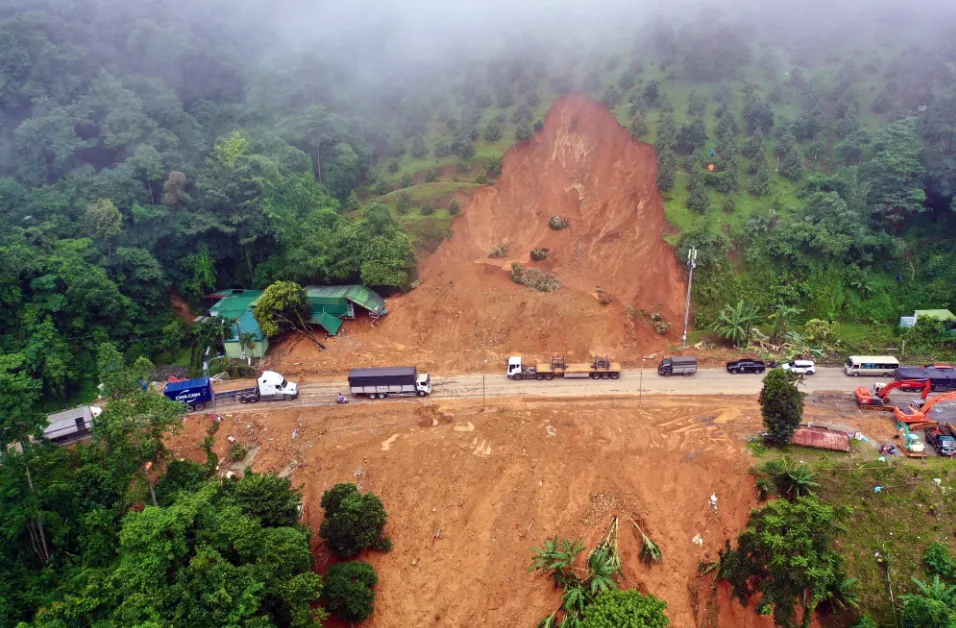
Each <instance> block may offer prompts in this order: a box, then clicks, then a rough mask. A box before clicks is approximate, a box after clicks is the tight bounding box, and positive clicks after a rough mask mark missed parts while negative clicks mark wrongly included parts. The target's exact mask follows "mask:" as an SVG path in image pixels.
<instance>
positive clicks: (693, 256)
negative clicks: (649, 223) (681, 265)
mask: <svg viewBox="0 0 956 628" xmlns="http://www.w3.org/2000/svg"><path fill="white" fill-rule="evenodd" d="M695 268H697V249H695V248H691V249H690V250H688V251H687V270H688V271H690V275H689V276H688V278H687V304H686V305H685V306H684V335H682V336H681V337H680V342H681V348H682V349H686V348H687V322H688V321H689V320H690V289H691V286H693V285H694V269H695Z"/></svg>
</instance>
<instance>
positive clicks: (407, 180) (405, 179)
mask: <svg viewBox="0 0 956 628" xmlns="http://www.w3.org/2000/svg"><path fill="white" fill-rule="evenodd" d="M399 185H400V186H401V187H403V188H410V187H412V186H413V185H415V178H414V177H412V175H410V174H404V175H402V178H401V181H399Z"/></svg>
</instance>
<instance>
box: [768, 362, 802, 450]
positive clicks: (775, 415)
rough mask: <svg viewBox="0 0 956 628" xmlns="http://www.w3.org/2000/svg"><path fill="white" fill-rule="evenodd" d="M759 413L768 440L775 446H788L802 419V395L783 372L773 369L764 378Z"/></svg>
mask: <svg viewBox="0 0 956 628" xmlns="http://www.w3.org/2000/svg"><path fill="white" fill-rule="evenodd" d="M760 413H761V414H762V415H763V424H764V427H766V428H767V432H769V433H770V438H771V439H772V440H773V441H774V442H776V443H777V444H780V445H786V444H788V443H789V442H790V439H791V438H793V433H794V432H795V431H796V430H797V426H798V425H800V421H801V419H802V418H803V393H801V392H800V391H799V390H797V386H796V385H795V384H794V383H793V382H792V381H790V378H789V377H788V376H787V373H786V372H785V371H783V370H780V369H773V370H771V371H770V372H769V373H767V375H766V376H765V377H764V379H763V389H762V390H761V391H760Z"/></svg>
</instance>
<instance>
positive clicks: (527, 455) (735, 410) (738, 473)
mask: <svg viewBox="0 0 956 628" xmlns="http://www.w3.org/2000/svg"><path fill="white" fill-rule="evenodd" d="M263 409H264V408H263ZM270 409H271V411H270V412H269V413H268V414H235V415H230V414H225V415H224V416H223V421H222V424H221V427H220V429H219V431H218V433H217V434H216V437H215V441H216V444H215V450H216V452H217V453H218V454H219V456H220V458H221V459H222V460H223V463H222V467H223V470H225V469H226V468H227V467H228V466H229V463H228V462H226V460H227V452H228V449H229V442H228V440H227V438H228V437H229V436H234V437H236V438H237V439H238V440H239V441H240V442H241V443H243V444H244V445H245V447H246V448H247V449H248V450H249V455H248V456H247V459H246V460H245V461H243V462H242V463H240V464H239V465H237V468H239V469H241V467H242V466H244V465H246V464H249V465H251V467H252V469H253V470H255V471H274V472H276V473H281V474H283V475H287V476H289V477H290V478H291V479H292V482H293V485H295V486H301V487H302V488H303V497H304V504H305V515H304V518H305V521H306V522H307V523H308V524H309V525H310V527H312V529H313V530H317V529H318V526H319V523H320V521H321V510H320V509H319V501H320V499H321V496H322V493H323V491H325V490H326V489H328V488H330V487H331V486H332V485H334V484H335V483H338V482H357V483H358V484H360V485H361V486H362V488H363V489H366V490H372V491H374V492H375V493H376V494H378V495H379V496H380V497H381V498H382V499H383V501H384V503H385V504H386V507H387V508H388V511H389V524H388V532H389V534H390V535H391V536H392V538H393V539H394V542H395V547H394V549H393V551H392V552H391V553H388V554H380V553H372V554H370V555H369V556H368V559H369V560H370V561H371V562H372V563H373V564H374V565H375V567H376V569H377V570H378V571H379V574H380V584H379V586H378V597H377V601H376V606H378V607H379V608H382V609H388V610H387V612H382V613H376V614H375V615H374V616H373V617H372V619H371V620H370V622H369V624H368V625H369V626H370V627H374V628H384V627H396V628H397V627H402V628H405V627H407V626H466V625H486V626H533V625H535V624H536V623H537V621H538V620H539V619H540V618H541V617H543V616H544V615H546V614H548V613H549V612H550V611H551V610H553V609H554V608H555V607H557V605H558V604H559V592H558V591H556V590H554V588H553V586H552V584H551V582H550V580H549V579H548V578H546V577H544V576H540V575H535V574H531V573H528V566H529V564H530V558H531V548H532V547H535V546H540V545H541V542H542V539H544V538H546V537H551V536H554V535H560V536H567V537H572V538H582V539H583V540H584V541H585V542H586V543H588V544H591V545H593V544H594V543H595V542H596V541H597V540H598V539H599V537H600V536H601V534H602V532H603V529H604V528H605V527H606V525H607V523H608V522H609V518H610V516H611V515H612V514H617V515H619V516H620V517H621V533H620V546H621V554H622V560H623V564H624V574H623V575H624V581H623V586H625V587H637V588H639V589H641V590H642V591H644V592H650V593H654V594H656V595H658V596H660V597H661V598H662V599H664V600H666V601H667V603H668V615H669V616H670V618H671V620H672V623H673V625H675V626H691V625H719V626H742V627H746V626H769V625H770V624H769V623H767V622H766V621H765V620H764V618H758V617H757V616H755V615H754V614H753V613H752V611H750V610H744V609H743V608H741V607H740V606H739V604H736V603H731V602H730V600H729V598H728V592H727V591H726V590H725V589H724V588H723V587H720V588H718V590H717V592H716V593H713V594H712V592H711V588H710V586H711V585H710V583H711V579H710V577H705V578H703V579H702V580H701V582H698V581H697V576H696V573H697V564H698V561H700V560H711V559H714V558H715V557H716V552H717V550H718V549H719V548H720V547H721V546H722V544H723V540H724V539H725V538H733V537H734V536H735V535H736V534H737V532H738V531H739V530H740V529H741V528H742V527H743V525H744V523H745V522H746V519H747V515H748V513H749V512H750V509H751V508H752V507H753V506H754V505H755V504H756V494H755V490H754V483H753V478H752V477H751V476H750V475H749V474H748V472H747V469H748V466H749V465H750V462H749V460H748V454H747V451H746V449H745V447H744V442H745V440H746V437H747V435H748V434H749V433H751V432H753V431H755V430H756V429H758V428H759V425H760V416H759V411H758V409H757V406H756V404H755V403H754V402H753V401H752V400H749V399H739V398H729V397H728V398H722V399H720V400H719V401H717V402H714V401H711V400H704V399H700V398H697V399H680V400H678V399H675V398H662V397H657V398H654V399H653V400H652V401H649V400H645V402H644V405H643V407H639V406H638V405H637V401H636V400H632V401H616V402H607V403H604V404H602V405H601V407H595V404H594V403H593V402H591V401H584V400H579V401H563V402H561V403H554V402H545V401H535V402H522V401H502V400H496V407H495V408H489V409H488V410H486V411H484V412H482V411H481V408H480V405H476V404H474V403H473V402H471V403H469V402H464V401H458V402H445V403H440V404H438V403H432V404H429V405H422V404H418V403H414V402H412V403H406V402H403V401H395V402H390V401H387V402H383V404H382V405H379V406H374V407H372V406H346V407H332V408H302V409H289V410H279V409H278V408H276V407H275V406H273V407H271V408H270ZM210 420H211V419H210V418H209V417H207V416H201V415H199V416H197V415H193V416H190V417H188V418H187V419H186V421H185V429H184V430H183V431H182V432H181V433H179V434H178V435H176V436H175V437H174V438H173V439H172V440H171V446H172V449H173V450H174V452H176V453H177V454H178V455H181V456H185V457H189V458H192V459H194V460H197V461H202V460H204V459H205V454H204V453H203V452H202V451H201V449H200V448H199V443H200V441H201V440H202V437H203V436H204V435H205V433H206V429H207V428H208V426H209V421H210ZM293 434H294V435H295V436H294V438H293ZM712 493H714V494H716V495H717V497H718V504H719V506H718V510H717V512H714V511H713V510H712V509H711V508H710V506H709V502H708V500H709V497H710V495H711V494H712ZM633 518H636V519H637V520H638V521H640V522H641V524H642V526H643V527H644V529H645V531H646V532H647V533H648V534H649V535H650V536H651V537H652V538H653V539H654V540H655V542H657V543H658V545H659V546H660V548H661V550H662V552H663V555H664V564H663V565H662V566H658V567H655V568H648V567H646V566H644V565H643V564H642V563H640V561H639V560H638V557H637V555H638V552H639V543H638V542H637V540H636V538H635V536H634V534H633V530H632V523H631V520H632V519H633ZM439 529H440V530H441V533H440V535H439V537H438V538H437V539H436V540H435V541H434V545H433V544H432V539H433V537H434V536H435V534H436V532H437V531H438V530H439ZM697 535H700V538H701V539H702V541H703V542H702V544H697V543H695V542H694V541H693V540H694V538H695V537H696V536H697ZM320 541H321V540H320V539H319V538H318V537H316V538H315V539H314V552H315V554H316V557H317V559H318V561H317V562H318V564H319V565H322V566H323V569H324V568H325V567H326V566H327V565H328V556H327V553H326V551H325V549H324V547H322V545H321V542H320ZM714 622H716V623H714Z"/></svg>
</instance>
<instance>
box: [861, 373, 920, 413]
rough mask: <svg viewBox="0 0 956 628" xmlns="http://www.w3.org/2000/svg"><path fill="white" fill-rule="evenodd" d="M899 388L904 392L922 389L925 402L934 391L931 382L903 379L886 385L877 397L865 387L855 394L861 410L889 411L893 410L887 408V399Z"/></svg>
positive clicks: (878, 392)
mask: <svg viewBox="0 0 956 628" xmlns="http://www.w3.org/2000/svg"><path fill="white" fill-rule="evenodd" d="M897 388H900V389H903V390H913V389H920V398H922V399H924V400H925V399H926V397H927V396H929V393H930V391H931V390H932V389H933V384H932V382H930V381H929V380H926V381H921V380H917V379H903V380H899V381H893V382H890V383H889V384H886V385H885V386H883V387H882V388H880V389H879V390H877V391H876V394H875V395H874V394H873V393H872V392H870V389H869V388H866V387H865V386H861V387H859V388H857V389H856V392H855V393H854V394H855V395H856V402H857V404H859V405H860V408H861V409H870V410H883V409H886V410H889V409H891V408H890V407H888V406H887V399H888V398H889V396H890V393H891V392H893V391H894V390H896V389H897Z"/></svg>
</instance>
